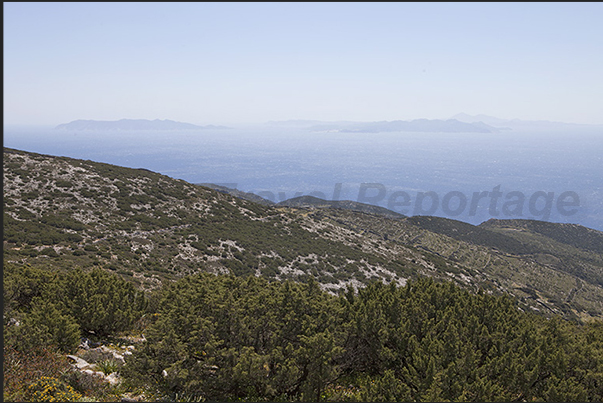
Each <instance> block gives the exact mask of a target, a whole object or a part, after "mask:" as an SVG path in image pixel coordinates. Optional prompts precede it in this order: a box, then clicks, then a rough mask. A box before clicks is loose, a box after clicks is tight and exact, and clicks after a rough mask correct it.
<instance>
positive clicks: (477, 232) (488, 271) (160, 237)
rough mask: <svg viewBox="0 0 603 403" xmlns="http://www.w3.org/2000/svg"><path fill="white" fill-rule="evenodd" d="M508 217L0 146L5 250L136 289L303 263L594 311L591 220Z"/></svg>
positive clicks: (354, 278) (285, 270) (548, 307)
mask: <svg viewBox="0 0 603 403" xmlns="http://www.w3.org/2000/svg"><path fill="white" fill-rule="evenodd" d="M333 207H336V206H333ZM377 213H378V212H377ZM495 224H496V225H495ZM524 224H525V223H524ZM524 224H522V225H524ZM505 225H506V226H507V227H505ZM518 225H519V224H518V223H513V222H500V223H498V224H497V223H493V222H490V223H485V224H483V225H480V226H473V225H470V224H466V223H462V222H459V221H454V220H447V219H442V218H437V217H387V216H382V215H378V214H367V213H363V212H358V211H352V210H346V209H341V208H329V206H325V207H324V208H316V207H312V208H307V207H297V208H295V207H284V206H267V205H261V204H257V203H254V202H252V201H249V200H244V199H241V198H237V197H234V196H232V195H230V194H227V193H224V192H220V191H216V190H213V189H210V188H207V187H203V186H198V185H193V184H190V183H187V182H184V181H182V180H176V179H172V178H169V177H167V176H164V175H160V174H157V173H153V172H150V171H147V170H142V169H129V168H122V167H118V166H114V165H109V164H102V163H96V162H92V161H83V160H76V159H71V158H66V157H54V156H47V155H40V154H34V153H28V152H22V151H18V150H11V149H6V148H5V149H4V258H5V264H6V263H7V262H9V263H12V264H17V265H23V264H27V265H32V266H41V267H51V268H57V269H58V268H61V269H67V270H69V269H73V268H77V267H82V268H89V267H100V268H103V269H106V270H110V271H114V272H117V273H119V274H121V275H122V276H123V277H124V278H126V279H128V280H129V281H131V282H133V283H134V284H135V285H137V286H139V287H141V288H143V289H150V288H155V287H156V286H158V285H159V284H161V283H162V282H165V281H170V280H173V279H177V278H179V277H182V276H184V275H187V274H191V273H196V272H210V273H227V272H230V273H233V274H236V275H256V276H263V277H266V278H268V279H271V280H281V279H292V280H295V281H301V282H306V281H307V280H308V279H309V278H310V277H314V278H316V279H317V280H318V281H319V283H320V284H321V287H322V288H323V289H325V290H327V291H331V292H338V291H339V290H341V289H343V288H345V287H347V286H353V287H356V288H357V287H362V286H364V285H366V284H368V283H370V282H371V281H374V280H377V279H381V280H383V281H385V282H392V281H393V282H396V283H398V284H404V283H405V282H406V280H407V279H409V278H417V277H422V276H430V277H434V278H436V279H439V280H450V281H453V282H455V283H456V284H459V285H462V286H464V287H466V288H469V289H472V290H477V289H478V288H481V289H485V290H489V291H490V292H494V293H509V294H511V295H513V296H515V297H517V298H518V299H519V301H520V304H522V305H523V306H524V307H525V308H526V309H527V308H528V307H531V308H532V309H537V310H541V311H543V312H557V313H562V314H564V315H565V316H567V317H573V318H584V319H586V318H588V317H590V316H597V317H600V316H602V313H603V282H602V281H601V279H602V273H603V258H602V257H601V253H600V250H599V249H598V248H599V243H598V242H599V240H600V238H601V236H602V234H601V233H600V232H597V231H592V230H589V229H585V228H583V227H579V226H574V227H572V228H573V229H572V231H573V232H571V231H570V232H568V231H569V230H567V228H566V227H564V226H563V225H562V224H551V223H544V224H542V225H541V226H538V225H539V224H534V223H528V224H525V225H532V227H530V229H529V231H528V230H522V231H519V230H513V227H514V226H515V227H517V226H518ZM534 225H536V226H538V227H534ZM509 226H511V227H510V228H511V229H509ZM555 228H558V229H559V230H558V231H556V230H555ZM564 234H565V235H564ZM584 234H589V236H588V237H584Z"/></svg>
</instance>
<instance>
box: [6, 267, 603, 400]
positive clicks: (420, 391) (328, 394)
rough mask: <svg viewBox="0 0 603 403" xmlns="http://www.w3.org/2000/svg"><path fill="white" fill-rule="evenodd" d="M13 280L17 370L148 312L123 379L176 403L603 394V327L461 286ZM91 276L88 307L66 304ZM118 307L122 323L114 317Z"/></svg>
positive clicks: (27, 273) (29, 275) (41, 276)
mask: <svg viewBox="0 0 603 403" xmlns="http://www.w3.org/2000/svg"><path fill="white" fill-rule="evenodd" d="M4 276H5V285H6V286H7V287H6V289H5V296H4V298H5V301H4V303H5V306H8V307H9V308H8V309H10V310H11V311H10V314H11V316H12V317H13V318H19V320H20V321H21V324H20V326H15V325H14V324H10V323H5V330H6V331H5V364H8V368H5V375H6V374H7V372H6V371H8V373H9V374H13V373H15V372H17V369H16V368H15V365H16V364H15V360H14V357H15V356H18V354H19V353H20V354H24V353H25V352H26V351H29V349H33V350H34V351H39V350H40V349H41V348H49V347H51V346H55V347H59V348H60V349H61V350H63V351H72V349H73V348H74V346H75V345H76V343H77V342H79V337H80V335H82V334H88V333H87V332H89V331H90V330H92V329H94V330H95V331H98V332H114V333H117V332H120V331H125V330H129V329H132V327H133V326H134V324H136V323H137V324H139V325H140V323H142V321H141V319H142V318H143V317H144V318H147V319H146V323H147V325H146V326H147V327H146V328H145V329H144V333H145V336H146V341H145V342H144V343H142V344H141V345H140V346H139V348H138V349H137V350H136V351H135V352H134V354H133V355H131V356H128V357H127V359H126V363H127V364H126V366H125V367H124V368H123V370H122V376H124V378H125V379H126V381H127V384H128V385H130V387H137V388H138V389H139V390H145V391H146V392H147V394H148V395H149V396H156V397H162V396H163V398H164V399H177V400H182V399H185V400H214V401H223V400H224V401H227V400H228V401H232V400H247V401H259V400H268V401H279V400H280V401H297V400H310V401H318V400H327V401H396V400H401V401H444V400H452V401H468V400H469V401H494V400H504V401H515V400H519V401H522V400H524V401H532V400H536V401H601V399H603V323H601V322H591V323H588V324H582V325H579V324H572V323H570V322H567V321H563V320H561V319H559V318H557V317H554V318H552V319H547V318H545V317H543V316H541V315H536V314H532V313H526V312H522V311H521V310H520V309H518V306H517V304H516V301H515V300H513V299H512V298H510V297H508V296H493V295H489V294H485V293H481V292H478V293H477V294H473V293H470V292H468V291H466V290H463V289H461V288H460V287H457V286H455V285H453V284H452V283H449V282H444V283H438V282H435V281H434V280H432V279H420V280H417V281H413V282H409V283H408V284H406V285H405V286H396V285H394V284H389V285H386V284H383V283H382V282H374V283H371V284H370V285H369V286H367V287H366V288H363V289H360V290H358V291H357V292H354V291H353V289H351V288H350V289H348V290H347V291H346V292H342V293H341V294H340V295H338V296H334V295H332V294H328V293H326V292H324V291H322V290H321V289H320V287H319V285H318V283H317V282H315V281H313V280H310V281H308V282H307V283H306V284H302V283H297V282H290V281H283V282H269V281H268V280H266V279H264V278H261V277H260V278H257V277H254V276H248V277H240V276H239V277H236V276H232V275H212V274H196V275H191V276H187V277H185V278H183V279H181V280H179V281H177V282H174V283H170V284H166V285H164V286H163V287H161V288H159V289H157V290H155V291H154V292H153V293H151V294H150V295H149V296H148V297H147V299H145V300H144V301H146V303H145V302H143V300H140V301H139V302H136V301H137V298H138V297H139V296H138V295H137V293H136V292H135V291H134V290H132V289H131V288H130V284H129V283H127V282H125V281H124V280H121V279H120V278H119V277H118V276H117V275H115V274H110V273H105V272H102V271H100V270H93V271H90V272H80V273H77V274H75V275H72V274H71V273H67V272H66V273H61V272H59V273H56V272H54V273H53V272H50V271H43V270H37V269H31V268H30V269H25V270H15V268H14V267H13V268H11V267H10V266H9V267H8V270H5V275H4ZM91 281H94V282H95V283H96V284H97V286H96V288H95V289H93V290H90V291H89V293H88V295H87V299H88V300H89V301H90V302H89V303H87V304H78V303H75V304H69V303H67V302H68V301H69V299H71V298H73V294H72V292H73V290H76V289H77V290H79V291H81V290H82V288H81V287H82V286H83V285H86V286H90V285H91ZM120 289H121V291H120V292H115V291H119V290H120ZM70 295H72V296H71V297H69V296H70ZM111 304H114V305H113V306H112V307H111V309H109V310H107V309H106V307H108V306H111ZM83 307H87V309H83ZM108 311H110V312H112V313H114V315H118V316H119V317H117V316H116V317H113V318H112V320H110V319H109V318H108V316H107V315H106V312H108ZM5 318H6V316H5ZM117 319H119V320H117ZM5 322H6V320H5ZM43 354H48V353H47V352H46V353H39V355H38V357H39V356H40V355H43ZM11 357H13V359H12V360H11V359H10V358H11ZM7 359H8V362H7ZM38 359H39V358H38ZM11 371H12V372H11ZM7 380H8V382H9V383H8V384H7ZM68 380H69V379H67V381H68ZM11 381H15V377H14V376H12V377H10V376H9V377H8V378H7V377H6V376H5V383H4V386H5V389H6V388H7V387H8V390H9V391H14V390H15V389H14V385H12V384H10V382H11ZM67 381H66V383H65V385H66V386H69V387H71V385H69V384H68V382H67ZM72 383H73V382H72ZM66 386H64V388H65V387H66ZM74 386H75V387H77V383H74ZM76 390H77V389H75V388H74V393H76V392H75V391H76ZM65 393H66V392H65ZM14 396H15V395H13V397H14Z"/></svg>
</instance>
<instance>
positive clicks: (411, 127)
mask: <svg viewBox="0 0 603 403" xmlns="http://www.w3.org/2000/svg"><path fill="white" fill-rule="evenodd" d="M267 125H268V126H277V127H296V128H304V129H306V130H310V131H313V132H339V133H381V132H421V133H498V132H499V130H500V129H499V128H497V127H494V126H490V125H488V124H485V123H483V122H475V123H469V122H461V121H460V120H457V119H448V120H439V119H415V120H410V121H405V120H393V121H381V122H347V121H343V122H320V121H315V120H289V121H282V122H274V121H271V122H268V123H267Z"/></svg>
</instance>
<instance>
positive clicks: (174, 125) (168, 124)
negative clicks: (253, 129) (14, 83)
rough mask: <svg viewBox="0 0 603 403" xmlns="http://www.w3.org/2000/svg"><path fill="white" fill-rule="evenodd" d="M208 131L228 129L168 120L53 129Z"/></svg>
mask: <svg viewBox="0 0 603 403" xmlns="http://www.w3.org/2000/svg"><path fill="white" fill-rule="evenodd" d="M208 129H214V130H215V129H229V127H226V126H214V125H208V126H197V125H194V124H191V123H183V122H175V121H173V120H168V119H165V120H160V119H155V120H147V119H121V120H113V121H110V120H74V121H73V122H70V123H64V124H60V125H58V126H57V127H55V130H65V131H194V130H208Z"/></svg>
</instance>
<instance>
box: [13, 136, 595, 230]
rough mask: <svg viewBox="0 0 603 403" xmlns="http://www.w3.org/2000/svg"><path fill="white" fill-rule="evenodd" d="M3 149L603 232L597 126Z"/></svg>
mask: <svg viewBox="0 0 603 403" xmlns="http://www.w3.org/2000/svg"><path fill="white" fill-rule="evenodd" d="M4 146H5V147H10V148H16V149H19V150H24V151H31V152H36V153H42V154H49V155H57V156H67V157H73V158H80V159H87V160H92V161H98V162H106V163H110V164H115V165H120V166H124V167H131V168H146V169H149V170H151V171H155V172H159V173H162V174H165V175H168V176H170V177H173V178H178V179H184V180H186V181H188V182H191V183H216V184H220V185H224V186H228V187H232V188H237V189H239V190H242V191H245V192H253V193H256V194H258V195H260V196H262V197H265V198H267V199H270V200H272V201H274V202H279V201H282V200H285V199H288V198H292V197H296V196H301V195H308V194H310V195H314V196H317V197H321V198H324V199H329V200H353V201H359V202H364V203H369V204H375V205H379V206H381V207H386V208H390V209H392V210H394V211H397V212H399V213H402V214H406V215H436V216H441V217H449V218H454V219H457V220H462V221H465V222H469V223H472V224H479V223H481V222H483V221H486V220H488V219H490V218H502V219H504V218H528V219H538V220H545V221H552V222H565V223H576V224H581V225H584V226H586V227H590V228H593V229H597V230H600V231H603V129H593V128H592V127H589V128H580V127H577V128H573V129H564V130H530V131H515V130H513V131H502V132H500V133H495V134H483V133H479V134H478V133H394V132H391V133H340V132H322V133H316V132H310V131H308V130H304V129H288V128H278V129H277V128H274V127H268V126H267V127H263V126H258V127H246V128H237V129H225V130H204V131H199V132H166V133H158V132H154V133H150V132H149V133H140V132H66V131H58V130H54V129H53V128H45V127H30V128H27V127H5V128H4Z"/></svg>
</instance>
